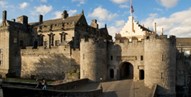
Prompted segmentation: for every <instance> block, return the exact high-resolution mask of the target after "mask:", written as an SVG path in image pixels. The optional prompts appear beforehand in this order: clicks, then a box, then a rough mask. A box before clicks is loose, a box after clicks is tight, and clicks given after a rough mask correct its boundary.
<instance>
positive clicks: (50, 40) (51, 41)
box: [48, 33, 55, 48]
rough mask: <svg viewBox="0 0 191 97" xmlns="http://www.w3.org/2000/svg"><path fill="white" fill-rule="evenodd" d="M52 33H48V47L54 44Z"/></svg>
mask: <svg viewBox="0 0 191 97" xmlns="http://www.w3.org/2000/svg"><path fill="white" fill-rule="evenodd" d="M54 35H55V34H53V33H50V34H48V36H49V47H50V48H51V46H54Z"/></svg>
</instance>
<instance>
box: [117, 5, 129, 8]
mask: <svg viewBox="0 0 191 97" xmlns="http://www.w3.org/2000/svg"><path fill="white" fill-rule="evenodd" d="M119 8H129V6H128V5H127V4H121V5H119Z"/></svg>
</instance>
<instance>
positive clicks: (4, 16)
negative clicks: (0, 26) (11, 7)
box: [2, 10, 7, 21]
mask: <svg viewBox="0 0 191 97" xmlns="http://www.w3.org/2000/svg"><path fill="white" fill-rule="evenodd" d="M6 20H7V11H6V10H4V11H3V14H2V21H6Z"/></svg>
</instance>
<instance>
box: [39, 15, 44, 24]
mask: <svg viewBox="0 0 191 97" xmlns="http://www.w3.org/2000/svg"><path fill="white" fill-rule="evenodd" d="M42 22H43V15H39V23H42Z"/></svg>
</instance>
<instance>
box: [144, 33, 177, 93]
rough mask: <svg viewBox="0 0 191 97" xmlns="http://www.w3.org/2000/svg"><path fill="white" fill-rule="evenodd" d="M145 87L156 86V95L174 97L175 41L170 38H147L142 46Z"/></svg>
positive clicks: (173, 38)
mask: <svg viewBox="0 0 191 97" xmlns="http://www.w3.org/2000/svg"><path fill="white" fill-rule="evenodd" d="M144 51H145V52H144V55H145V61H144V64H145V81H144V83H145V85H146V86H148V87H150V88H152V87H153V86H154V85H158V86H159V87H158V89H157V93H158V95H161V96H163V97H175V82H176V79H175V76H176V73H175V70H176V40H175V37H174V36H172V37H170V38H167V36H164V35H163V36H160V37H157V38H156V36H155V35H153V36H149V37H147V39H145V44H144Z"/></svg>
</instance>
